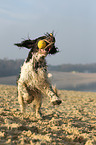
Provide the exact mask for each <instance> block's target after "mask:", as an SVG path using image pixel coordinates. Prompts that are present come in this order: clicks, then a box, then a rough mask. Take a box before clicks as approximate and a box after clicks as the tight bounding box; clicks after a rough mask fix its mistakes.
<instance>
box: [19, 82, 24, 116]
mask: <svg viewBox="0 0 96 145" xmlns="http://www.w3.org/2000/svg"><path fill="white" fill-rule="evenodd" d="M25 96H26V93H25V92H24V85H22V84H21V83H18V102H19V104H20V109H21V113H24V111H25V107H26V104H25V102H24V98H25Z"/></svg>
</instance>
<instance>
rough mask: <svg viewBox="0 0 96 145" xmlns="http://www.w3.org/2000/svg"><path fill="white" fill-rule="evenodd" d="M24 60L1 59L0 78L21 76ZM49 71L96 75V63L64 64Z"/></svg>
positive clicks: (49, 68) (50, 66) (50, 67)
mask: <svg viewBox="0 0 96 145" xmlns="http://www.w3.org/2000/svg"><path fill="white" fill-rule="evenodd" d="M23 62H24V60H22V59H18V60H8V59H0V77H5V76H13V75H19V72H20V67H21V66H22V64H23ZM48 70H49V71H60V72H83V73H96V63H93V64H62V65H56V66H52V65H49V66H48Z"/></svg>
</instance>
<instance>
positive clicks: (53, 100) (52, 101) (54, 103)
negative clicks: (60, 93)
mask: <svg viewBox="0 0 96 145" xmlns="http://www.w3.org/2000/svg"><path fill="white" fill-rule="evenodd" d="M51 103H52V104H53V105H60V104H61V103H62V101H61V100H60V99H59V98H58V97H56V96H53V97H52V99H51Z"/></svg>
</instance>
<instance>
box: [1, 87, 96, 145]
mask: <svg viewBox="0 0 96 145" xmlns="http://www.w3.org/2000/svg"><path fill="white" fill-rule="evenodd" d="M58 93H59V94H60V98H61V99H62V100H63V102H62V104H61V105H60V106H53V105H52V104H51V103H50V99H49V98H46V97H45V98H43V101H42V102H43V103H42V106H41V112H42V114H43V119H41V120H38V119H36V117H35V113H34V111H33V110H32V104H30V105H29V106H28V107H27V110H26V113H25V114H24V119H23V118H22V114H21V113H20V108H19V104H18V97H17V87H16V86H8V85H0V144H12V145H14V144H24V145H26V144H32V145H36V144H37V145H39V144H41V145H47V144H49V145H51V144H53V145H59V144H61V145H62V144H64V145H95V144H96V93H92V92H79V91H77V92H76V91H66V90H58Z"/></svg>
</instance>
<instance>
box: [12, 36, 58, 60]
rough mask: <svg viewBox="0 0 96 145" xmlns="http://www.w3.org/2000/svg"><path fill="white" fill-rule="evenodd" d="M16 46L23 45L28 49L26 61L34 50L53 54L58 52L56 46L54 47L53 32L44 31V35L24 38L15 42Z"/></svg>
mask: <svg viewBox="0 0 96 145" xmlns="http://www.w3.org/2000/svg"><path fill="white" fill-rule="evenodd" d="M15 45H16V46H18V47H25V48H27V49H30V52H29V55H28V58H27V61H29V59H31V58H32V55H33V54H34V53H36V52H40V53H43V54H46V55H48V54H51V55H52V54H55V53H57V52H58V48H57V47H55V37H54V35H53V33H50V34H49V33H46V34H45V35H44V36H41V37H38V38H36V39H34V40H31V39H28V40H24V41H22V42H21V43H16V44H15Z"/></svg>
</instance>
